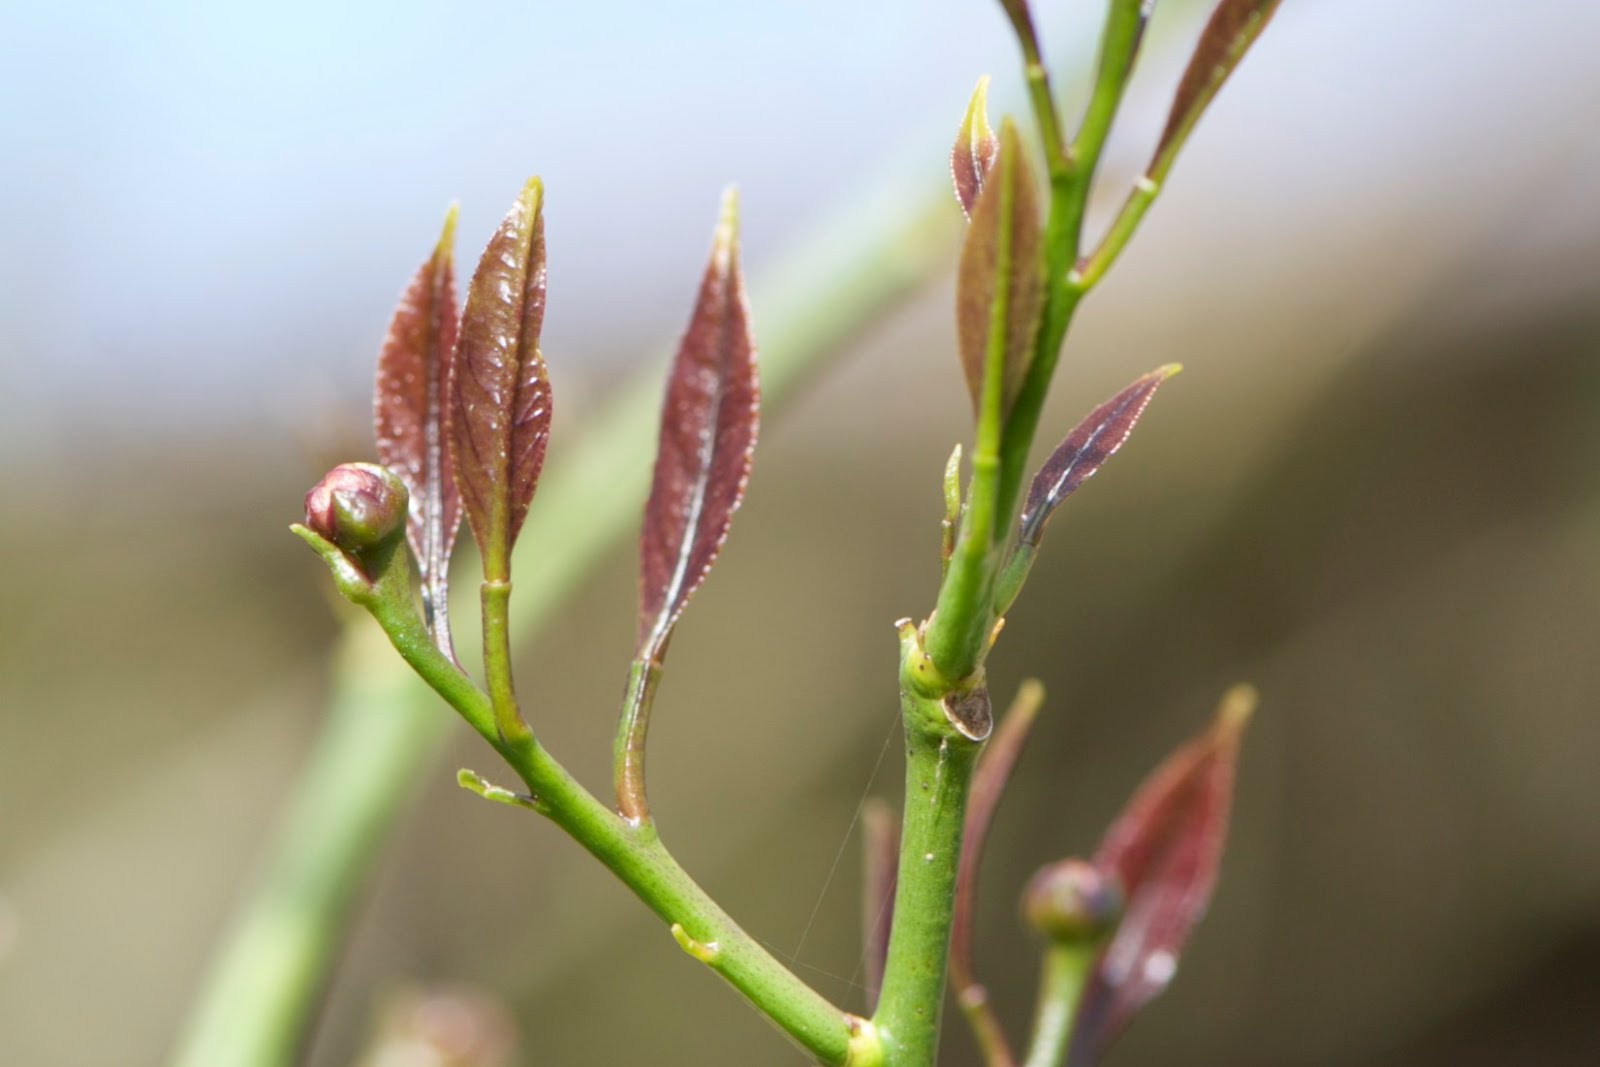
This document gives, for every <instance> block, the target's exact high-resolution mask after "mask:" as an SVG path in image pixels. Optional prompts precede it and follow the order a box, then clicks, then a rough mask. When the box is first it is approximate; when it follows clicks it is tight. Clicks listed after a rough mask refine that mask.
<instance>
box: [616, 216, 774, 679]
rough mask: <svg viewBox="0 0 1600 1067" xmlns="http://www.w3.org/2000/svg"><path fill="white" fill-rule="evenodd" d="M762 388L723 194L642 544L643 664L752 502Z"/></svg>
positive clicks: (680, 357) (672, 390)
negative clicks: (743, 504) (742, 507)
mask: <svg viewBox="0 0 1600 1067" xmlns="http://www.w3.org/2000/svg"><path fill="white" fill-rule="evenodd" d="M759 402H760V389H759V386H758V384H757V380H756V346H755V338H754V337H753V336H752V335H751V332H750V315H749V310H748V308H747V307H746V304H745V292H744V279H743V278H742V276H741V275H740V271H739V252H738V201H737V199H736V197H735V195H734V193H733V191H732V190H729V192H728V193H727V194H726V195H725V196H724V198H723V205H722V219H721V222H720V223H719V224H718V226H717V232H716V237H715V238H714V240H713V242H712V248H711V261H710V262H709V263H708V264H707V265H706V270H705V275H704V276H703V277H702V278H701V281H700V292H699V297H698V299H697V300H696V301H695V307H694V313H693V315H692V316H691V317H690V319H689V328H688V329H687V330H686V331H685V333H684V335H683V340H682V341H681V342H680V343H679V345H678V353H677V356H676V357H675V358H674V360H673V362H672V368H671V371H670V372H669V377H668V379H667V393H666V399H665V402H664V404H663V406H662V412H661V437H660V443H659V445H658V447H657V451H656V466H655V475H654V477H653V479H652V481H651V484H650V499H649V501H648V502H647V503H646V505H645V515H644V529H643V532H642V533H641V535H640V538H639V628H638V658H639V659H641V660H653V659H656V658H657V657H658V656H659V655H660V653H661V651H662V649H663V648H665V646H666V640H667V637H668V635H669V634H670V633H671V631H672V626H673V624H674V623H675V622H676V621H677V619H678V615H679V614H680V613H681V612H682V611H683V607H684V605H685V604H686V603H687V602H688V600H689V598H690V597H691V596H693V595H694V592H695V590H696V589H698V588H699V587H700V583H701V582H703V581H704V580H705V576H706V574H707V572H709V571H710V569H711V566H712V564H713V563H715V562H716V558H717V553H718V552H719V551H721V548H722V542H723V541H724V540H725V539H726V538H727V536H728V526H729V524H730V523H731V522H732V520H733V513H734V511H736V510H737V509H738V507H739V503H740V501H741V500H742V499H743V498H744V489H745V483H746V481H748V479H749V477H750V463H751V459H752V457H753V455H754V451H755V443H756V423H757V412H758V407H759Z"/></svg>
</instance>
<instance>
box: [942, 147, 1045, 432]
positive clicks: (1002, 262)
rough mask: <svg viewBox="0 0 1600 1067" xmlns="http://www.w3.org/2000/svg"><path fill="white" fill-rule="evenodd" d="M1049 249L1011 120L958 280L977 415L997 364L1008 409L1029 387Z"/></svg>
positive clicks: (976, 210)
mask: <svg viewBox="0 0 1600 1067" xmlns="http://www.w3.org/2000/svg"><path fill="white" fill-rule="evenodd" d="M1043 252H1044V242H1043V240H1042V237H1041V234H1040V225H1039V204H1038V192H1037V190H1036V189H1035V187H1034V178H1033V171H1032V169H1031V168H1030V167H1029V165H1028V159H1027V156H1026V155H1025V154H1024V152H1023V149H1022V138H1021V137H1020V136H1019V135H1018V134H1017V128H1016V125H1015V124H1014V123H1012V121H1011V120H1010V119H1006V120H1005V121H1004V122H1002V123H1001V124H1000V147H999V149H998V151H997V153H996V156H995V161H994V165H993V166H992V167H991V168H990V171H989V175H988V179H987V180H986V181H985V182H984V183H983V188H982V190H981V191H980V192H979V193H978V198H977V201H976V203H975V204H974V205H973V208H972V225H971V226H969V227H968V228H967V239H966V243H965V244H964V245H963V246H962V249H961V266H960V271H959V273H958V275H957V277H956V332H957V337H958V341H959V343H960V348H961V366H962V369H963V370H964V371H965V372H966V377H967V391H968V392H969V393H970V394H971V395H972V406H973V409H974V410H977V409H979V408H980V406H981V402H982V397H983V390H984V378H985V368H986V367H988V366H990V364H991V363H992V362H993V361H998V362H999V366H998V368H997V369H998V372H999V386H1000V389H1001V411H1002V412H1005V411H1009V410H1010V408H1011V402H1012V401H1013V400H1014V399H1015V398H1016V395H1017V391H1018V390H1019V389H1020V388H1021V387H1022V380H1023V378H1024V377H1025V376H1026V375H1027V372H1028V364H1029V363H1031V362H1032V357H1033V338H1034V334H1035V333H1036V332H1037V330H1038V328H1039V314H1040V312H1041V310H1042V309H1043V307H1044V261H1043Z"/></svg>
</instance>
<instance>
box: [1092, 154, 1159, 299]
mask: <svg viewBox="0 0 1600 1067" xmlns="http://www.w3.org/2000/svg"><path fill="white" fill-rule="evenodd" d="M1160 191H1161V182H1160V180H1159V179H1156V178H1152V177H1150V176H1149V175H1146V176H1145V177H1142V178H1140V179H1139V180H1138V181H1137V182H1135V183H1134V186H1133V190H1132V191H1131V192H1130V193H1128V199H1127V200H1125V201H1123V204H1122V210H1121V211H1118V212H1117V217H1116V218H1115V219H1113V220H1112V221H1111V226H1110V228H1108V229H1107V230H1106V235H1105V236H1104V237H1102V238H1101V239H1100V247H1098V248H1096V249H1095V250H1094V252H1093V253H1092V254H1091V255H1089V256H1087V257H1085V258H1084V260H1083V262H1082V263H1081V264H1080V265H1079V266H1078V271H1077V274H1078V277H1077V284H1078V285H1079V286H1080V287H1082V288H1083V289H1084V290H1089V289H1092V288H1094V286H1095V285H1096V284H1097V283H1098V282H1099V281H1100V279H1101V278H1104V277H1105V276H1106V271H1108V270H1110V269H1111V264H1113V263H1115V262H1116V261H1117V257H1118V256H1120V255H1121V254H1122V250H1123V249H1124V248H1126V247H1127V244H1128V241H1129V240H1130V239H1131V238H1132V237H1133V233H1134V231H1135V230H1137V229H1138V228H1139V223H1140V222H1142V221H1144V214H1145V212H1146V211H1149V210H1150V205H1151V204H1152V203H1153V202H1154V201H1155V198H1156V194H1157V193H1159V192H1160Z"/></svg>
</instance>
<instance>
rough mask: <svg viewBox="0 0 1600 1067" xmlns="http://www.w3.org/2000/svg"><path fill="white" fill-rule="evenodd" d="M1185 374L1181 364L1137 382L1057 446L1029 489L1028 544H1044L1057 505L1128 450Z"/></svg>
mask: <svg viewBox="0 0 1600 1067" xmlns="http://www.w3.org/2000/svg"><path fill="white" fill-rule="evenodd" d="M1180 369H1181V368H1180V366H1179V365H1178V364H1176V363H1169V364H1167V365H1166V366H1164V367H1159V368H1157V369H1156V370H1153V371H1151V372H1150V373H1149V374H1146V375H1144V376H1142V377H1140V378H1137V379H1135V380H1134V382H1133V384H1132V385H1129V386H1128V387H1127V388H1126V389H1123V390H1122V391H1121V392H1119V393H1118V394H1117V395H1116V396H1113V397H1112V398H1111V399H1110V400H1107V401H1106V402H1105V403H1104V404H1101V405H1100V406H1099V407H1097V408H1095V409H1094V410H1093V411H1091V412H1089V414H1088V415H1086V416H1085V417H1084V419H1083V421H1082V422H1080V423H1078V425H1077V426H1076V427H1075V428H1074V429H1073V431H1072V432H1071V433H1069V434H1067V437H1066V440H1064V441H1062V442H1061V444H1059V445H1057V446H1056V450H1055V451H1054V452H1052V453H1050V458H1049V459H1047V460H1045V462H1044V466H1043V467H1041V468H1039V473H1038V474H1036V475H1034V478H1033V484H1032V485H1031V486H1029V488H1028V500H1027V503H1026V504H1024V505H1023V508H1022V528H1021V532H1020V534H1019V535H1018V539H1019V540H1020V541H1021V542H1022V543H1023V544H1025V545H1038V543H1039V538H1040V536H1041V535H1042V534H1043V533H1044V525H1045V523H1046V522H1048V521H1049V519H1050V516H1051V514H1053V513H1054V512H1055V509H1056V508H1057V506H1059V505H1060V503H1061V502H1062V501H1063V500H1065V499H1066V498H1067V497H1068V496H1070V495H1071V494H1072V492H1073V490H1075V489H1077V488H1078V486H1080V485H1082V484H1083V483H1084V482H1086V481H1088V480H1089V478H1090V477H1092V476H1093V475H1094V473H1095V471H1097V470H1099V469H1100V467H1101V465H1102V464H1104V463H1105V461H1106V460H1108V459H1110V458H1111V455H1112V453H1114V452H1115V451H1116V450H1117V449H1119V448H1121V447H1122V443H1123V442H1124V441H1126V440H1127V439H1128V435H1129V434H1131V433H1132V432H1133V427H1134V424H1135V423H1137V422H1138V421H1139V416H1140V415H1142V414H1144V409H1145V407H1146V406H1147V405H1148V404H1149V403H1150V398H1151V397H1153V396H1155V395H1156V390H1157V389H1158V388H1160V386H1161V383H1162V382H1164V381H1166V380H1167V379H1168V378H1170V377H1172V376H1173V375H1174V374H1176V373H1178V371H1179V370H1180Z"/></svg>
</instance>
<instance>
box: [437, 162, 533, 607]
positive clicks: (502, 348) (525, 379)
mask: <svg viewBox="0 0 1600 1067" xmlns="http://www.w3.org/2000/svg"><path fill="white" fill-rule="evenodd" d="M543 199H544V189H543V186H542V185H541V184H540V182H539V179H537V178H533V179H530V180H529V182H528V184H527V185H526V186H524V187H523V190H522V195H521V196H519V197H518V198H517V202H516V204H515V205H513V206H512V208H511V211H510V212H509V213H507V215H506V217H505V219H504V220H503V221H502V222H501V223H500V227H499V229H497V230H496V231H495V234H494V236H493V237H492V238H490V240H489V245H488V247H487V248H485V249H484V251H483V257H482V258H481V259H480V260H479V261H478V269H477V271H476V272H475V273H474V274H473V276H472V284H471V285H470V286H469V287H468V289H467V305H466V310H465V311H464V312H463V313H462V316H461V340H460V344H459V347H458V350H457V356H456V361H455V368H454V371H453V373H452V375H451V389H450V423H449V425H450V433H451V459H452V462H453V463H454V464H455V472H456V484H457V487H458V488H459V490H460V493H461V502H462V507H463V509H464V510H465V512H466V515H467V519H468V521H469V522H470V523H471V525H472V532H473V535H474V536H475V537H476V538H477V541H478V548H479V549H480V550H481V551H482V553H483V561H484V576H485V577H486V578H490V579H502V580H503V579H505V578H508V577H509V574H510V553H511V546H512V544H514V543H515V541H516V538H517V533H518V531H520V530H521V529H522V522H523V520H524V519H525V518H526V517H527V514H528V503H529V501H531V500H532V499H533V490H534V487H535V486H536V485H537V484H538V481H539V470H540V468H541V467H542V466H543V465H544V453H545V446H546V444H547V443H548V442H549V440H550V380H549V377H548V375H547V374H546V372H545V363H544V356H543V355H542V354H541V353H540V352H539V330H540V328H541V327H542V326H543V324H544V299H545V261H544V216H543V214H542V208H543Z"/></svg>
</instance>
